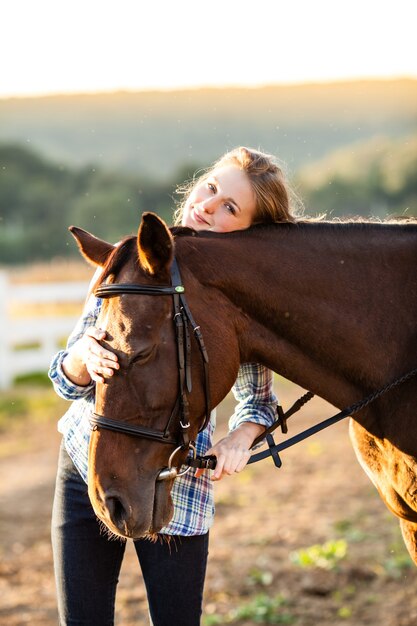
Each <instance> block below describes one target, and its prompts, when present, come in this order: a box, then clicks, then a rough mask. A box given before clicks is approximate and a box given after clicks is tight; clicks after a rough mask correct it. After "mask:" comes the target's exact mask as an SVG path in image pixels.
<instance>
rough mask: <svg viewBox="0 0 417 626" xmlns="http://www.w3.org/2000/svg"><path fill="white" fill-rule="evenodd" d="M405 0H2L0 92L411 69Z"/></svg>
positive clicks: (409, 11) (249, 82) (257, 81)
mask: <svg viewBox="0 0 417 626" xmlns="http://www.w3.org/2000/svg"><path fill="white" fill-rule="evenodd" d="M414 14H415V0H395V2H393V1H392V0H390V1H389V2H388V1H386V0H349V1H346V0H315V1H313V0H286V1H285V2H282V1H281V0H205V1H204V2H203V1H202V0H146V2H145V1H144V0H117V1H116V2H114V1H109V0H72V1H71V2H70V1H69V0H36V2H34V1H33V0H8V1H7V0H6V2H4V3H3V4H2V8H1V9H0V97H1V98H4V97H11V96H31V95H46V94H54V93H74V92H75V93H83V92H96V91H99V92H102V91H104V92H108V91H117V90H142V89H178V88H189V87H191V88H194V87H201V86H225V85H244V86H258V85H265V84H277V83H281V84H282V83H284V84H285V83H302V82H323V81H329V80H330V81H334V80H346V79H357V78H392V77H414V78H416V77H417V55H416V50H415V18H414V17H413V15H414Z"/></svg>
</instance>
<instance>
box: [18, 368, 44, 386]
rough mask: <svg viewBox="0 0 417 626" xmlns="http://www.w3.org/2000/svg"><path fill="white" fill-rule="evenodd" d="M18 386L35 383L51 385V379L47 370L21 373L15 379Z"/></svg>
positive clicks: (35, 384)
mask: <svg viewBox="0 0 417 626" xmlns="http://www.w3.org/2000/svg"><path fill="white" fill-rule="evenodd" d="M14 384H15V385H16V386H18V387H19V386H23V385H34V386H37V387H51V381H50V380H49V378H48V374H47V373H46V372H45V371H41V372H31V373H30V374H20V375H19V376H16V377H15V379H14Z"/></svg>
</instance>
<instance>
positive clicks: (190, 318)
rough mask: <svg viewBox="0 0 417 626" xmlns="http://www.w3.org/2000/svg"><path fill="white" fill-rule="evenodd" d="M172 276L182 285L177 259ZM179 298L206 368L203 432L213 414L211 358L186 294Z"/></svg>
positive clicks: (188, 370)
mask: <svg viewBox="0 0 417 626" xmlns="http://www.w3.org/2000/svg"><path fill="white" fill-rule="evenodd" d="M171 276H172V282H173V284H174V285H175V284H176V283H177V282H178V283H179V284H180V283H181V277H180V274H179V268H178V264H177V262H176V259H174V263H173V264H172V268H171ZM176 297H178V299H179V301H180V304H181V308H182V314H183V318H184V320H185V328H186V329H187V331H186V333H188V324H187V320H188V321H189V322H190V325H191V328H192V329H193V333H194V337H195V338H196V340H197V344H198V347H199V349H200V353H201V357H202V359H203V368H204V390H205V409H206V415H205V419H204V423H203V425H202V427H201V428H200V431H199V432H201V431H202V430H205V429H206V428H207V426H208V423H209V421H210V414H211V401H210V381H209V358H208V354H207V350H206V346H205V344H204V339H203V334H202V332H201V330H200V326H197V324H196V322H195V320H194V318H193V315H192V313H191V311H190V307H189V306H188V303H187V301H186V299H185V296H184V293H179V294H176V296H174V302H175V298H176ZM186 341H187V351H186V355H187V356H188V358H187V362H186V381H187V389H188V391H189V392H191V389H192V383H191V345H190V338H189V335H188V334H186Z"/></svg>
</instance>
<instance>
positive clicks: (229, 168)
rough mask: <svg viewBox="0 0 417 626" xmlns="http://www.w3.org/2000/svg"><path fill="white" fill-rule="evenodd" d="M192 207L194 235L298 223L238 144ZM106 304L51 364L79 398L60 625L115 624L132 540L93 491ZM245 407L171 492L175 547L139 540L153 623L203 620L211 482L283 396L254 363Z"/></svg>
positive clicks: (238, 456)
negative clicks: (208, 463)
mask: <svg viewBox="0 0 417 626" xmlns="http://www.w3.org/2000/svg"><path fill="white" fill-rule="evenodd" d="M182 192H183V193H184V195H185V201H184V202H183V204H182V206H181V207H180V209H179V211H178V213H177V216H176V223H177V224H182V225H183V226H188V227H191V228H194V229H195V230H212V231H216V232H229V231H233V230H240V229H244V228H248V227H249V226H251V225H252V224H256V223H259V222H263V223H265V222H283V221H294V217H293V216H292V214H291V209H290V198H289V188H288V186H287V183H286V181H285V178H284V176H283V173H282V171H281V169H280V168H279V167H278V165H277V164H276V162H275V160H274V159H273V158H272V157H271V156H269V155H266V154H263V153H261V152H259V151H256V150H252V149H248V148H237V149H235V150H233V151H231V152H229V153H227V154H226V155H224V156H223V157H222V158H221V159H220V160H219V161H217V162H216V163H215V164H214V166H213V167H211V168H210V169H209V170H208V171H207V172H206V173H205V174H204V175H203V176H202V177H201V178H199V179H198V180H197V182H195V183H193V184H192V185H190V186H189V187H188V188H183V189H182ZM100 308H101V300H100V299H98V298H96V297H94V296H92V297H90V299H89V300H88V302H87V305H86V307H85V310H84V313H83V315H82V317H81V318H80V320H79V322H78V324H77V325H76V327H75V329H74V331H73V333H72V334H71V336H70V337H69V340H68V345H67V348H66V350H63V351H61V352H59V353H58V354H57V355H56V356H55V357H54V359H53V361H52V364H51V368H50V377H51V380H52V382H53V384H54V387H55V389H56V391H57V393H58V394H59V395H60V396H62V397H63V398H65V399H67V400H73V401H74V402H73V403H72V405H71V407H70V409H69V410H68V411H67V413H66V414H65V415H64V416H63V417H62V418H61V420H60V421H59V425H58V429H59V431H60V432H61V433H62V435H63V443H62V446H61V451H60V458H59V466H58V473H57V482H56V490H55V499H54V507H53V518H52V545H53V553H54V565H55V576H56V582H57V592H58V611H59V617H60V624H61V625H68V626H69V625H78V626H108V625H111V624H113V621H114V603H115V594H116V586H117V582H118V576H119V571H120V567H121V563H122V559H123V553H124V550H125V542H123V541H121V540H115V539H114V537H113V538H109V537H108V535H107V534H106V533H105V532H103V528H102V526H101V525H100V523H99V521H98V520H97V518H96V516H95V514H94V511H93V509H92V507H91V504H90V501H89V498H88V494H87V487H86V481H87V465H88V444H89V437H90V426H89V421H88V416H89V413H90V412H91V410H92V408H93V406H94V397H95V384H96V383H97V382H102V381H103V380H104V379H105V378H108V377H111V376H112V375H113V374H114V372H115V371H116V370H117V369H118V368H119V365H118V362H117V357H116V355H115V354H113V353H112V352H110V351H108V350H105V349H104V348H103V347H102V346H101V344H100V341H101V340H103V339H104V338H105V336H106V330H105V329H101V328H97V327H96V326H95V324H96V320H97V318H98V315H99V313H100ZM233 391H234V394H235V397H236V399H237V400H238V401H239V404H238V405H237V407H236V410H235V412H234V414H233V416H232V417H231V418H230V421H229V427H230V432H229V434H228V435H227V436H226V437H224V438H223V439H221V440H220V441H218V442H217V443H216V444H215V445H212V436H213V432H214V428H215V412H214V411H213V414H212V418H211V421H210V423H209V425H208V427H207V429H206V430H205V431H204V432H202V433H200V434H199V436H198V439H197V442H196V444H197V445H196V447H197V453H198V454H214V455H216V457H217V466H216V469H215V470H214V471H213V472H212V474H211V476H208V473H207V472H204V471H203V470H197V471H196V472H195V473H194V472H189V473H188V474H186V475H185V476H184V477H182V478H180V479H178V480H176V481H175V482H174V486H173V488H172V499H173V502H174V515H173V518H172V520H171V522H170V523H169V524H168V525H167V526H166V527H165V528H163V529H162V530H161V533H160V536H161V538H162V537H170V538H171V539H173V538H175V540H173V541H163V540H161V541H157V542H154V543H153V542H150V541H149V540H147V539H140V540H136V541H135V542H134V544H135V548H136V552H137V555H138V559H139V562H140V566H141V569H142V574H143V578H144V581H145V585H146V590H147V595H148V602H149V611H150V616H151V620H152V623H153V625H154V626H197V625H198V624H199V623H200V617H201V607H202V596H203V586H204V578H205V572H206V564H207V554H208V531H209V528H210V526H211V524H212V522H213V515H214V505H213V493H212V483H213V481H216V480H220V479H221V478H223V476H225V475H230V474H233V473H235V472H240V471H241V470H242V469H243V468H244V467H245V465H246V463H247V461H248V459H249V456H250V453H249V449H250V446H251V444H252V442H253V440H254V439H255V438H256V437H257V436H258V435H260V434H261V433H262V432H263V431H264V429H265V428H266V427H267V426H269V425H270V424H271V423H272V421H273V419H274V414H275V407H276V398H275V396H274V393H273V389H272V373H271V372H270V371H269V370H267V369H266V368H265V367H263V366H261V365H259V364H255V363H246V364H243V365H242V366H241V367H240V370H239V374H238V378H237V380H236V383H235V386H234V389H233Z"/></svg>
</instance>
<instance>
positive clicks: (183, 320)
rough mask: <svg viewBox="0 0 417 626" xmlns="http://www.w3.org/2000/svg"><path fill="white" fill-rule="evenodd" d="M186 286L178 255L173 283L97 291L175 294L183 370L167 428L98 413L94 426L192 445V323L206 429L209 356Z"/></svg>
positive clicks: (101, 294) (105, 287) (108, 295)
mask: <svg viewBox="0 0 417 626" xmlns="http://www.w3.org/2000/svg"><path fill="white" fill-rule="evenodd" d="M184 291H185V290H184V287H183V285H182V282H181V275H180V272H179V268H178V263H177V260H176V259H175V258H174V259H173V262H172V266H171V285H141V284H131V283H118V284H117V283H116V284H109V285H108V284H102V285H100V286H99V287H98V288H97V289H96V291H95V295H96V296H97V297H98V298H111V297H114V296H119V295H124V294H132V295H148V296H161V295H162V296H172V298H173V305H174V324H175V334H176V344H177V357H178V372H179V393H178V396H177V400H176V403H175V406H174V408H173V410H172V413H171V415H170V417H169V420H168V423H167V425H166V427H165V429H164V430H163V431H158V430H155V429H153V428H148V427H147V426H140V425H136V424H127V423H126V422H121V421H119V420H114V419H111V418H108V417H104V416H102V415H98V414H97V413H92V415H91V418H90V422H91V425H92V427H93V429H97V428H104V429H107V430H111V431H113V432H120V433H124V434H126V435H131V436H135V437H144V438H146V439H151V440H154V441H158V442H160V443H169V444H175V445H178V444H179V445H180V447H181V448H183V449H185V448H188V447H189V446H190V443H191V442H190V440H189V436H188V429H189V427H190V421H189V402H188V397H187V393H190V392H191V388H192V381H191V339H190V332H189V329H188V324H190V325H191V327H192V329H193V333H194V336H195V337H196V340H197V343H198V346H199V349H200V352H201V355H202V359H203V368H204V394H205V408H206V415H205V418H204V422H203V425H202V427H201V428H200V432H201V431H202V430H204V429H205V428H206V427H207V425H208V422H209V420H210V412H211V408H210V386H209V370H208V355H207V351H206V348H205V345H204V341H203V337H202V334H201V332H200V327H199V326H197V325H196V323H195V321H194V318H193V316H192V314H191V311H190V309H189V307H188V304H187V301H186V299H185V295H184ZM178 415H179V426H180V434H181V441H177V440H175V439H174V438H173V437H172V436H171V435H170V432H171V426H172V422H173V421H174V420H175V419H176V418H177V416H178Z"/></svg>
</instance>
